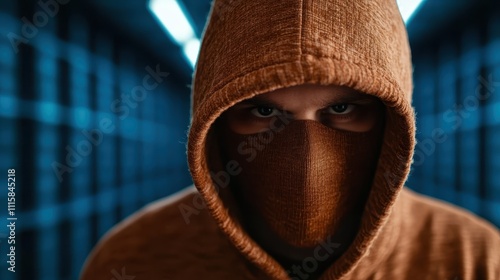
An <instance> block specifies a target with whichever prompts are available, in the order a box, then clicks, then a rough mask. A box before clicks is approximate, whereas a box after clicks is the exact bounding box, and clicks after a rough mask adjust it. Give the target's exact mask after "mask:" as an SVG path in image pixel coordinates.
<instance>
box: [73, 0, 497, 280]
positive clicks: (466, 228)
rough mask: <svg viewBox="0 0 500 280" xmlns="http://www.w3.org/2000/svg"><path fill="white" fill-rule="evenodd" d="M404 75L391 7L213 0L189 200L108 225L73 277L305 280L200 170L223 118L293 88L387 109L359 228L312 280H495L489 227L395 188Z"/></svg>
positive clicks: (402, 168)
mask: <svg viewBox="0 0 500 280" xmlns="http://www.w3.org/2000/svg"><path fill="white" fill-rule="evenodd" d="M411 72H412V68H411V59H410V50H409V45H408V39H407V34H406V30H405V26H404V24H403V21H402V19H401V16H400V14H399V12H398V8H397V6H396V1H395V0H356V1H345V0H274V1H269V0H253V1H243V0H215V1H214V3H213V8H212V11H211V14H210V20H209V23H208V25H207V27H206V29H205V32H204V36H203V42H202V47H201V52H200V56H199V61H198V64H197V67H196V73H195V76H194V84H193V90H192V93H193V96H192V101H193V102H192V122H191V127H190V131H189V142H188V161H189V168H190V171H191V174H192V177H193V181H194V183H195V185H196V188H197V191H198V192H199V194H198V192H196V191H195V190H193V189H190V190H189V191H187V192H186V193H184V194H182V195H180V196H178V197H177V198H175V199H167V200H165V201H160V202H157V203H155V204H154V205H153V206H150V207H148V208H145V209H144V210H142V211H140V212H139V213H137V214H136V215H134V216H133V217H131V218H129V219H128V220H127V221H125V222H124V223H122V224H120V225H118V226H117V227H116V228H115V229H113V230H112V231H111V232H110V233H109V234H108V235H107V236H106V237H105V238H104V239H103V240H102V241H101V242H100V243H99V245H98V246H97V247H96V248H95V249H94V251H93V252H92V254H91V255H90V256H89V259H88V260H87V263H86V266H85V268H84V271H83V273H82V279H84V280H87V279H88V280H95V279H107V280H109V279H112V278H113V277H114V274H112V271H113V270H114V271H116V272H121V271H122V268H124V269H125V271H126V273H127V275H133V276H135V278H134V279H135V280H142V279H290V278H293V279H311V278H312V277H310V278H308V277H309V275H311V274H310V273H309V271H312V267H313V266H311V265H310V264H314V261H315V262H316V264H317V263H318V262H320V260H319V258H316V257H315V256H311V258H307V259H304V262H303V266H302V267H300V268H297V267H295V268H293V267H292V268H290V267H283V266H282V265H280V263H278V262H277V261H276V260H275V259H274V258H273V257H272V256H271V255H270V254H268V253H267V252H266V251H265V250H264V249H263V248H262V247H261V246H259V244H258V243H256V242H255V241H254V240H253V239H252V238H251V236H250V235H249V234H248V232H247V231H246V230H245V228H244V227H243V226H242V225H241V224H240V223H239V222H238V219H237V218H235V217H236V216H235V215H233V213H232V211H233V209H234V208H233V207H231V203H230V202H229V201H227V200H226V199H223V197H224V193H225V192H227V190H228V188H222V187H220V186H219V187H218V186H217V181H220V180H221V178H227V176H218V174H215V175H216V176H215V177H214V174H213V172H211V171H213V166H214V163H213V162H211V161H209V160H208V159H207V155H208V153H209V152H210V150H207V149H208V148H209V147H213V143H210V142H209V141H211V139H214V138H213V137H210V135H211V134H212V133H209V132H213V131H210V130H211V128H212V126H213V124H214V122H215V120H216V119H217V118H218V117H219V116H220V115H221V114H222V113H223V112H224V111H226V110H227V109H228V108H229V107H231V106H233V105H234V104H236V103H238V102H240V101H242V100H244V99H247V98H251V97H253V96H256V95H258V94H262V93H266V92H269V91H272V90H275V89H279V88H284V87H290V86H293V85H300V84H319V85H339V86H348V87H351V88H353V89H355V90H357V91H359V92H364V93H367V94H371V95H374V96H376V97H378V98H379V99H381V100H382V101H383V103H384V104H385V106H386V109H387V110H386V123H385V130H384V136H383V142H382V145H381V150H380V156H379V159H378V166H377V169H376V171H375V175H374V177H373V183H372V186H371V190H370V193H369V196H368V198H367V201H366V205H365V209H364V212H363V215H362V218H361V221H360V226H359V229H358V231H357V233H356V235H355V237H354V240H353V242H352V243H351V245H350V246H349V247H348V248H347V250H346V251H345V252H344V253H343V254H342V256H341V257H340V258H338V259H337V260H336V261H335V262H334V263H333V264H331V265H330V266H329V267H328V268H327V269H325V270H324V272H323V273H322V276H321V279H460V280H462V279H467V280H472V279H500V254H499V252H500V234H499V232H498V230H497V229H495V228H494V227H492V226H491V225H490V224H488V223H486V222H485V221H483V220H481V219H479V218H477V217H475V216H473V215H471V214H469V213H466V212H464V211H462V210H459V209H457V208H456V207H454V206H449V205H447V204H445V203H443V202H439V201H436V200H433V199H430V198H425V197H422V196H420V195H417V194H415V193H413V192H411V191H409V190H407V189H405V188H403V184H404V182H405V181H406V179H407V176H408V173H409V171H410V165H411V159H412V155H413V149H414V145H415V117H414V112H413V109H412V107H411V94H412V80H411ZM212 152H213V151H212ZM219 191H220V193H219ZM186 209H190V210H186ZM186 211H188V214H186ZM327 241H328V240H327ZM327 243H328V242H327ZM327 243H325V244H327ZM327 245H328V244H327ZM327 245H324V247H321V248H319V249H321V250H323V249H324V250H326V251H327V252H328V251H329V250H331V247H329V246H327ZM311 273H312V272H311Z"/></svg>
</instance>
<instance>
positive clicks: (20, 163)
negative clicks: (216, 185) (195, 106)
mask: <svg viewBox="0 0 500 280" xmlns="http://www.w3.org/2000/svg"><path fill="white" fill-rule="evenodd" d="M12 3H14V2H13V1H12V2H11V3H10V4H7V3H5V2H4V3H2V4H1V5H0V33H1V34H2V35H3V34H8V33H9V32H14V33H17V34H21V32H22V31H21V28H22V26H21V24H22V22H21V21H20V20H19V18H20V17H19V16H18V15H17V12H16V7H15V4H12ZM62 13H64V11H63V12H62ZM120 40H122V39H121V38H116V37H114V36H113V35H112V34H109V33H107V32H106V31H102V30H100V29H99V28H95V26H93V25H92V24H91V23H89V22H87V21H86V20H85V19H84V18H81V17H79V16H78V15H71V16H70V15H64V14H61V15H59V16H58V17H55V18H51V19H50V22H49V23H48V24H47V25H46V26H44V28H43V29H40V30H39V32H38V33H37V34H36V36H34V37H33V38H31V39H30V40H29V42H28V43H27V44H20V45H19V46H18V47H19V52H18V53H16V52H15V51H14V49H13V46H12V44H11V42H10V41H9V40H7V36H2V39H1V40H0V126H1V128H2V129H1V137H0V150H1V157H0V172H1V174H2V175H1V176H2V178H4V179H2V182H4V181H6V179H5V178H6V176H7V169H9V168H15V169H16V174H17V179H18V181H17V186H18V187H17V189H16V199H17V201H18V202H17V204H16V206H17V209H16V217H17V218H18V222H17V227H16V237H17V240H18V245H17V246H16V252H17V256H18V257H17V259H16V267H17V269H18V271H17V272H16V273H15V274H13V273H11V272H9V271H8V270H7V267H8V264H7V262H6V261H7V256H6V254H7V253H8V252H7V246H6V245H7V244H6V241H7V239H6V237H7V234H8V231H7V229H6V227H5V226H2V227H1V228H0V279H47V280H55V279H77V277H78V274H79V272H80V270H81V267H82V265H83V262H84V260H85V258H86V257H87V255H88V254H89V252H90V250H91V248H92V247H93V246H94V245H95V243H96V242H97V240H98V239H99V238H100V237H101V236H102V235H103V234H104V233H105V232H106V231H108V230H109V229H110V228H111V227H112V226H113V225H114V224H116V223H117V222H118V221H120V220H122V219H124V218H125V217H127V216H128V215H130V214H131V213H133V212H134V211H136V210H137V209H139V208H140V207H142V206H143V205H145V204H147V203H149V202H151V201H153V200H156V199H159V198H162V197H165V196H167V195H169V194H171V193H173V192H175V191H177V190H179V189H181V188H183V187H186V186H188V185H189V184H191V179H190V176H189V173H188V169H187V164H186V155H185V143H186V131H187V127H188V121H189V89H188V88H184V89H181V90H179V88H176V85H175V80H169V79H174V78H173V77H163V78H161V77H156V78H157V79H158V80H155V79H154V78H153V79H150V80H149V81H148V82H149V85H150V87H151V89H150V90H149V89H148V90H147V91H146V92H140V91H139V89H138V88H136V86H140V85H143V78H144V77H145V76H146V75H150V72H154V71H156V69H157V68H158V69H160V71H164V72H168V67H169V66H167V65H164V64H161V62H160V61H155V60H154V58H151V57H147V56H146V55H141V54H140V53H141V52H140V50H137V49H134V48H133V47H127V46H126V45H127V44H126V42H122V41H120ZM152 84H157V86H155V87H153V86H151V85H152ZM134 90H137V91H136V92H134ZM134 94H135V95H134ZM123 95H128V96H129V99H130V100H125V99H124V97H123ZM134 98H135V99H134ZM58 174H59V175H58ZM0 201H7V191H6V190H5V189H2V191H0ZM5 205H6V204H5ZM4 208H5V209H4ZM6 219H7V207H2V209H1V210H0V221H2V223H3V221H6ZM109 278H110V279H111V278H113V274H111V272H110V275H109Z"/></svg>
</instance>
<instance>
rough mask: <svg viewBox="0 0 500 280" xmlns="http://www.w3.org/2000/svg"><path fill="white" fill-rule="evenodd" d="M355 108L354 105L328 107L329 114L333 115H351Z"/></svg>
mask: <svg viewBox="0 0 500 280" xmlns="http://www.w3.org/2000/svg"><path fill="white" fill-rule="evenodd" d="M354 108H355V105H353V104H345V103H343V104H335V105H332V106H330V107H328V110H327V112H328V113H329V114H333V115H346V114H349V113H351V112H352V111H353V110H354Z"/></svg>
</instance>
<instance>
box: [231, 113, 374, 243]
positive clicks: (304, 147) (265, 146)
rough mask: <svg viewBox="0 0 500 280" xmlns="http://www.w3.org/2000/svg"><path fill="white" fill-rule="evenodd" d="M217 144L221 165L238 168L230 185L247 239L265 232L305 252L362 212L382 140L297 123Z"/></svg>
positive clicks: (370, 134)
mask: <svg viewBox="0 0 500 280" xmlns="http://www.w3.org/2000/svg"><path fill="white" fill-rule="evenodd" d="M221 136H223V139H221V140H222V142H221V143H222V151H223V153H224V154H225V156H226V160H236V161H237V162H238V163H239V164H240V166H241V173H239V174H238V175H237V176H234V177H233V178H231V183H230V185H231V188H233V190H234V193H235V198H236V200H237V202H238V203H239V205H240V207H239V208H240V212H241V215H242V217H243V223H244V224H245V226H246V227H247V228H248V230H249V232H250V233H251V232H255V231H262V228H265V229H266V230H268V231H270V234H272V235H274V236H277V237H278V238H279V239H280V240H282V241H284V242H285V243H286V244H289V245H292V246H295V247H300V248H306V247H312V246H315V245H316V244H318V242H319V241H321V240H325V239H326V238H327V237H328V236H331V235H332V234H334V233H335V232H336V231H337V230H338V229H339V228H340V227H341V226H342V223H343V222H351V223H352V221H346V220H345V219H346V218H348V217H349V216H350V215H351V214H353V212H356V211H357V212H360V211H362V209H363V205H364V202H365V199H366V197H367V195H368V193H369V190H370V186H371V182H372V179H373V175H374V171H375V168H376V164H377V159H378V155H379V148H380V144H381V142H380V139H381V137H382V133H381V130H380V129H378V128H377V129H375V128H374V129H372V130H371V131H368V132H347V131H340V130H335V129H332V128H329V127H327V126H324V125H322V124H321V123H318V122H315V121H309V120H296V121H292V122H290V123H289V124H288V125H286V126H285V128H284V129H282V130H281V131H272V130H270V131H267V132H263V133H259V134H251V135H241V134H236V133H234V132H232V131H226V132H224V133H223V134H222V135H221ZM256 227H258V228H256Z"/></svg>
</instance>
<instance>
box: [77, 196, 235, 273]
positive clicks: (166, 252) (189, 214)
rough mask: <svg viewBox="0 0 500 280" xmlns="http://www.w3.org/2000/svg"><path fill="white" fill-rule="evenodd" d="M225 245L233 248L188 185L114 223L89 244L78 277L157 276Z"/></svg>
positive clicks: (199, 198) (226, 248) (173, 270)
mask: <svg viewBox="0 0 500 280" xmlns="http://www.w3.org/2000/svg"><path fill="white" fill-rule="evenodd" d="M221 248H224V249H222V250H221ZM227 250H229V251H231V250H230V246H229V244H228V243H227V241H226V240H225V238H224V237H223V236H222V234H221V233H220V231H219V230H218V227H217V225H216V224H215V222H214V220H213V218H212V217H211V216H210V215H209V213H208V211H207V210H206V209H205V208H204V204H203V200H201V197H199V195H198V192H197V191H196V189H195V188H194V187H189V188H187V189H185V190H182V191H180V192H178V193H176V194H174V195H171V196H169V197H166V198H164V199H161V200H158V201H156V202H153V203H151V204H149V205H147V206H145V207H144V208H142V209H141V210H139V211H137V212H136V213H134V214H133V215H132V216H130V217H129V218H127V219H125V220H124V221H122V222H120V223H119V224H117V225H116V226H114V227H113V228H112V229H111V230H110V231H109V232H108V233H106V235H105V236H104V237H103V238H102V239H101V240H100V241H99V243H98V244H97V245H96V246H95V248H94V249H93V250H92V252H91V254H90V255H89V257H88V259H87V261H86V263H85V265H84V268H83V270H82V274H81V279H112V278H113V277H115V278H116V277H117V275H124V274H125V275H131V276H138V275H141V276H144V277H146V278H144V279H147V278H148V277H154V278H155V279H160V278H159V276H160V275H175V270H176V269H181V268H183V269H186V264H187V263H189V262H192V261H193V260H195V259H199V258H202V257H203V256H204V255H206V254H207V252H208V253H209V254H210V252H211V251H214V252H217V251H218V252H219V253H220V251H227ZM216 255H217V254H216V253H214V257H215V256H216ZM166 264H168V265H166ZM121 277H122V278H123V276H121ZM149 279H150V278H149ZM161 279H163V278H161Z"/></svg>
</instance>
